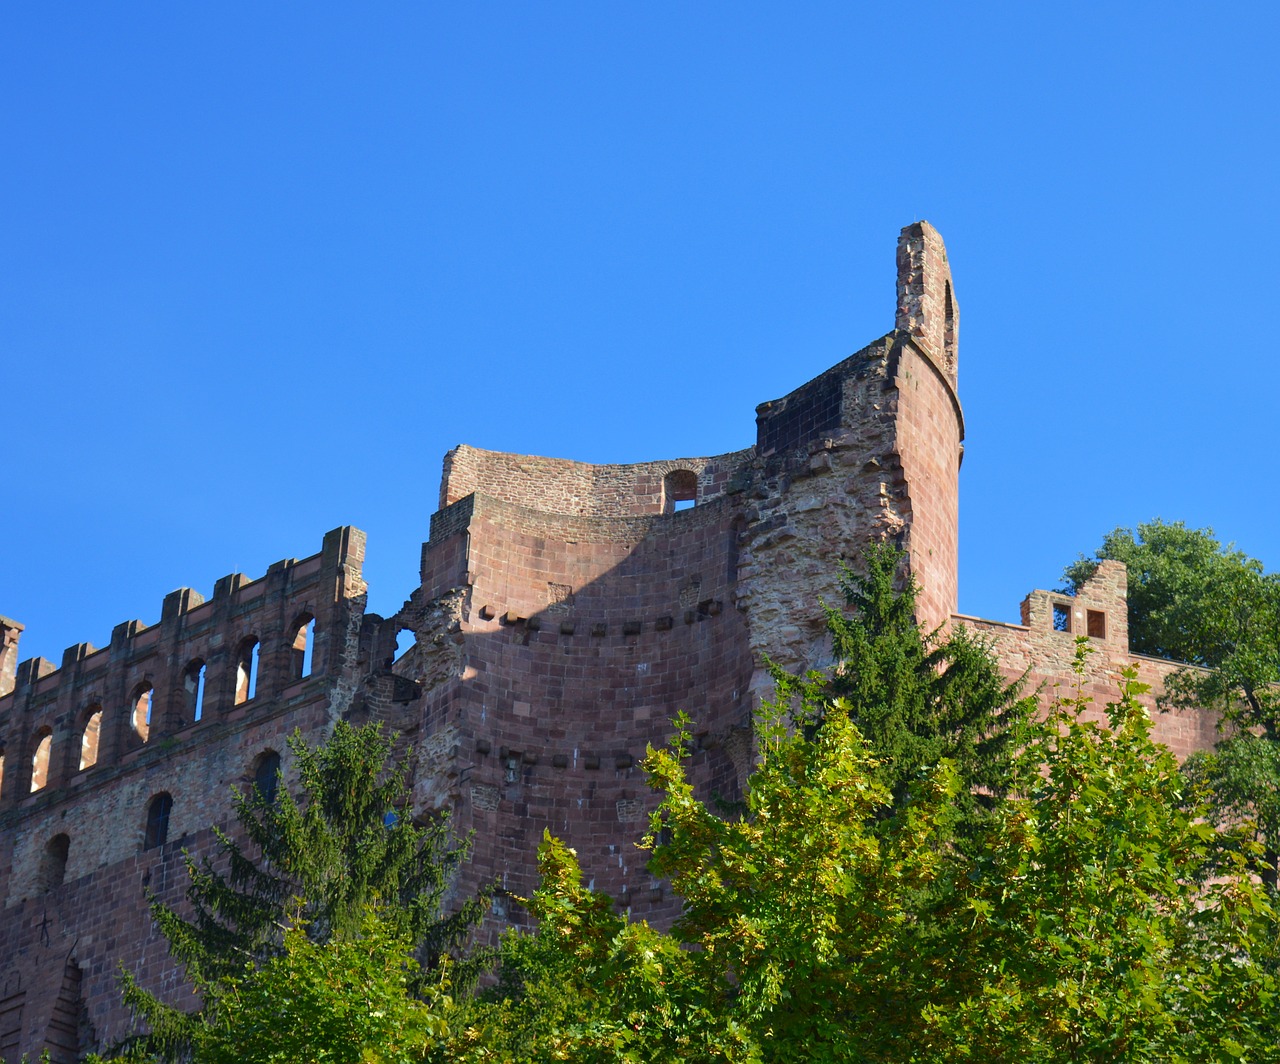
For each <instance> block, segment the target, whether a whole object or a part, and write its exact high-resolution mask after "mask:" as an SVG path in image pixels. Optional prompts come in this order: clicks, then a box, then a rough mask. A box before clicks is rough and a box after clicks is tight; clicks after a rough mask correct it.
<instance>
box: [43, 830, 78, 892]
mask: <svg viewBox="0 0 1280 1064" xmlns="http://www.w3.org/2000/svg"><path fill="white" fill-rule="evenodd" d="M70 853H71V839H70V838H68V837H67V836H66V835H55V836H54V837H53V838H51V839H50V840H49V841H48V842H47V843H46V844H45V848H44V856H43V857H42V859H41V861H40V883H39V887H40V893H41V894H45V893H48V892H49V891H51V890H53V889H54V888H56V887H60V886H62V881H63V880H64V879H66V876H67V857H68V856H70Z"/></svg>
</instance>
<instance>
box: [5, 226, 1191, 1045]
mask: <svg viewBox="0 0 1280 1064" xmlns="http://www.w3.org/2000/svg"><path fill="white" fill-rule="evenodd" d="M958 334H959V310H958V304H957V303H956V298H955V292H954V287H953V284H952V278H951V271H950V266H949V264H948V261H947V254H946V249H945V247H944V246H943V243H942V239H941V237H940V236H939V235H938V233H937V231H936V230H935V229H934V228H933V227H932V226H930V225H929V224H928V223H927V222H920V223H917V224H915V225H912V226H909V227H907V228H906V229H904V230H903V231H902V234H901V237H900V239H899V244H898V286H897V306H896V315H895V328H894V330H893V331H892V332H890V333H888V334H887V335H885V336H883V337H881V338H880V339H878V340H876V341H874V342H873V343H871V344H869V345H867V346H866V347H864V348H862V349H861V350H859V351H858V352H856V353H855V354H853V355H851V356H850V357H848V358H846V359H844V360H843V361H841V362H839V363H838V364H837V365H835V366H833V367H832V368H831V369H829V370H827V371H826V372H825V373H822V374H820V375H819V376H818V377H816V378H814V379H813V380H812V381H809V382H807V383H805V384H802V385H801V386H800V387H798V388H797V389H795V390H794V391H793V392H791V393H790V394H789V395H786V396H783V397H782V398H780V399H776V400H773V401H771V402H767V403H762V404H761V405H760V406H759V407H758V408H757V410H756V435H755V443H754V445H752V446H750V447H746V448H744V449H742V450H738V451H733V452H729V453H726V454H722V455H717V456H713V457H709V458H679V459H671V460H662V461H655V462H646V463H638V464H635V465H600V466H597V465H590V464H587V463H583V462H573V461H567V460H564V459H553V458H539V457H531V456H527V455H514V454H502V453H498V452H494V451H485V450H480V449H478V448H475V447H470V446H465V445H464V446H460V447H457V448H455V449H454V450H452V451H450V452H449V453H448V454H447V455H446V456H445V458H444V470H443V477H442V480H441V486H440V506H439V509H438V510H437V512H436V513H435V514H434V515H432V517H431V521H430V527H429V536H428V539H427V541H426V543H424V545H423V548H422V554H421V559H420V580H419V585H418V586H417V587H416V588H413V589H411V590H410V593H409V594H408V596H407V598H406V599H405V601H404V605H403V607H402V608H401V609H400V611H399V612H398V613H396V614H395V615H393V616H391V617H388V618H383V617H379V616H377V615H375V614H372V613H368V612H367V611H366V608H365V606H366V590H367V589H366V586H365V583H364V579H363V576H362V565H363V560H364V535H363V533H361V532H359V531H358V530H357V529H354V528H349V527H348V528H340V529H335V530H334V531H332V532H330V533H329V534H328V535H326V536H325V538H324V543H323V547H322V549H321V551H320V552H319V553H318V554H314V555H312V556H310V557H308V558H304V559H302V560H300V561H299V560H296V559H288V560H285V561H282V562H279V563H277V564H275V565H273V566H271V567H270V568H269V569H268V571H267V573H266V574H264V575H263V576H262V577H261V578H259V579H256V580H249V579H248V578H246V577H245V576H243V575H241V574H238V573H237V574H231V575H229V576H226V577H223V578H222V579H221V580H219V581H217V583H216V584H215V586H214V588H213V594H212V597H211V598H210V599H209V600H208V601H206V600H205V599H204V598H203V597H202V596H201V595H200V594H199V593H197V592H196V591H193V590H191V589H189V588H182V589H179V590H178V591H175V592H173V593H172V594H170V595H169V596H167V597H166V598H165V600H164V602H163V605H162V607H161V611H160V620H159V622H158V623H157V624H154V625H150V626H148V625H144V624H142V623H141V622H139V621H128V622H125V623H123V624H121V625H118V626H117V627H116V628H115V630H114V631H113V633H112V637H111V642H110V644H109V646H107V647H104V648H102V649H98V648H95V647H93V646H91V645H89V644H87V643H81V644H78V645H76V646H73V647H70V648H69V649H68V650H67V651H66V652H65V653H64V655H63V658H62V662H61V664H60V666H59V665H55V664H54V663H53V662H49V661H45V660H43V659H40V658H34V659H28V660H26V661H19V660H18V641H19V638H20V636H21V634H22V630H23V629H22V625H21V624H19V623H18V622H16V621H11V620H9V619H7V618H4V617H0V758H2V759H3V760H0V766H2V771H0V1059H3V1060H4V1061H5V1062H16V1060H17V1059H18V1056H19V1055H20V1054H21V1053H22V1052H29V1053H32V1054H33V1055H36V1054H38V1053H39V1051H40V1050H41V1048H43V1047H44V1046H45V1045H49V1046H50V1047H52V1048H53V1049H54V1051H55V1053H56V1054H62V1055H67V1054H70V1053H72V1052H73V1050H72V1049H71V1048H70V1047H71V1046H72V1045H73V1044H74V1045H75V1046H76V1047H77V1048H76V1050H74V1051H79V1050H80V1049H87V1048H91V1047H92V1044H93V1042H94V1041H95V1040H96V1041H101V1042H109V1041H111V1040H112V1039H115V1038H118V1037H120V1036H121V1035H122V1034H123V1033H125V1031H126V1030H127V1026H128V1022H129V1021H128V1017H127V1016H126V1015H125V1014H124V1012H123V1009H122V1008H121V1006H120V1001H119V988H118V985H117V982H116V972H117V970H118V966H119V964H120V963H121V962H123V963H125V964H127V965H128V966H129V967H130V968H132V969H133V970H134V971H135V972H137V973H138V975H139V977H140V979H141V980H142V982H143V985H145V986H148V987H151V988H153V989H155V990H157V991H158V992H160V993H162V994H165V995H166V996H167V997H168V998H169V999H170V1000H172V1001H173V1002H174V1003H175V1004H178V1005H182V1004H184V1003H185V1002H186V1001H187V998H186V997H185V994H186V990H185V989H184V986H183V982H182V979H181V977H180V973H179V972H178V971H177V970H176V968H175V967H174V965H173V963H172V961H171V960H170V959H169V958H168V956H167V953H166V949H165V945H164V943H163V941H162V940H161V939H160V938H159V937H158V936H157V935H156V933H155V931H154V929H153V928H152V926H151V922H150V919H149V916H148V913H147V907H146V899H145V891H146V890H147V889H150V890H152V891H155V892H156V893H157V894H158V895H159V896H160V897H161V898H163V899H164V900H166V901H168V902H170V903H174V904H177V903H178V902H179V901H180V899H181V897H182V892H183V890H184V888H185V885H186V882H185V874H184V872H183V866H182V860H181V851H182V849H183V848H186V849H187V850H189V851H190V852H191V853H192V854H193V855H195V856H197V857H199V856H201V855H204V854H207V853H211V852H213V846H214V836H213V834H212V832H211V830H210V828H211V826H220V827H223V828H227V827H229V826H230V821H231V803H230V793H231V788H232V787H234V786H238V785H244V784H245V783H247V782H248V781H249V780H251V778H252V772H253V766H254V765H255V763H256V762H257V759H258V758H259V757H261V756H262V755H263V754H264V753H265V752H268V751H274V752H276V753H278V754H280V755H281V756H282V759H283V760H282V766H283V770H284V773H285V785H286V786H288V785H290V783H291V782H292V780H293V777H292V776H291V775H290V773H291V771H292V767H291V763H290V755H289V750H288V746H287V738H288V736H289V735H290V734H292V733H293V732H294V730H295V729H298V730H300V731H301V733H302V735H303V737H304V738H305V739H307V740H308V741H313V742H314V741H319V740H321V739H322V738H324V736H326V735H327V734H328V733H329V731H330V729H331V728H332V726H333V724H334V722H335V721H337V720H339V719H348V720H351V721H353V722H355V723H362V722H365V721H380V722H383V723H384V724H386V725H387V726H388V727H392V728H394V729H395V730H397V732H398V733H399V734H400V736H401V738H400V744H401V748H402V751H403V752H404V753H406V754H410V755H412V760H413V764H414V766H415V769H414V772H415V775H414V790H413V804H414V810H413V812H414V813H415V814H416V815H419V816H429V815H431V814H432V813H434V812H436V811H439V810H446V809H447V810H450V811H451V812H452V814H453V816H454V817H455V827H456V828H457V830H458V831H459V832H460V833H466V832H468V831H474V851H473V859H472V861H471V862H470V864H469V865H468V866H467V867H466V869H465V871H464V873H463V879H462V883H461V884H460V887H459V889H460V890H462V891H464V892H465V891H468V890H470V889H472V888H474V887H476V886H478V885H480V884H487V883H493V882H496V883H498V884H499V886H500V887H501V888H503V889H504V890H506V891H508V892H510V894H514V895H517V896H527V895H528V894H529V893H530V892H531V891H532V890H533V888H534V886H535V882H534V875H535V868H534V856H535V852H536V848H537V844H538V842H539V841H540V839H541V837H542V833H543V831H544V829H548V828H549V829H550V830H551V831H552V832H554V833H556V834H557V835H559V836H561V837H562V838H564V839H565V840H566V842H568V844H569V845H571V846H574V847H575V848H576V849H577V851H578V853H579V855H580V858H581V860H582V862H583V865H584V871H585V873H586V875H587V877H588V878H589V879H590V880H592V881H593V882H594V883H595V885H596V887H597V888H598V889H601V890H604V891H607V892H609V893H610V894H612V895H613V896H614V897H615V898H616V899H618V901H619V904H620V905H622V906H625V907H627V908H629V909H631V910H632V911H633V913H635V914H636V915H637V916H643V917H645V918H648V919H651V920H655V921H658V922H666V921H670V920H672V919H674V918H675V917H676V916H677V915H678V913H679V901H678V899H677V898H675V897H673V896H671V895H670V892H669V891H667V890H666V888H665V885H664V884H663V883H661V882H659V881H655V880H653V879H652V877H650V876H649V875H648V873H647V871H646V869H645V866H644V864H645V862H644V855H643V854H642V853H640V852H639V851H638V850H636V848H635V843H636V842H637V841H638V840H639V839H640V838H641V837H642V836H643V834H644V833H645V831H646V829H647V826H648V817H649V813H650V811H651V810H652V809H653V807H654V804H655V798H654V796H653V795H652V794H651V793H650V792H649V791H648V788H647V787H646V786H645V781H644V775H643V771H642V770H641V768H640V762H641V759H642V757H643V755H644V751H645V748H646V746H647V745H648V744H651V743H661V742H664V741H665V740H666V738H667V737H668V735H669V733H670V731H671V726H670V723H669V722H670V719H671V718H672V717H673V716H674V715H675V714H676V713H677V712H679V711H681V710H684V711H687V712H688V713H689V715H690V716H691V717H692V718H693V720H694V721H695V741H694V743H693V744H692V747H693V748H692V751H691V755H690V771H691V774H692V778H693V779H694V781H695V784H696V786H697V787H698V789H699V791H700V793H701V794H702V795H703V796H704V797H707V798H710V797H713V796H716V797H720V798H723V799H725V800H727V801H730V802H732V801H736V800H739V799H740V798H741V797H742V789H743V785H744V783H745V780H746V778H747V775H748V773H749V772H750V769H751V765H752V764H753V762H754V759H755V746H754V741H753V737H752V728H751V721H752V712H753V710H754V708H755V707H756V706H757V705H758V704H759V702H760V700H761V699H762V698H764V697H767V696H768V694H769V691H770V681H769V675H768V671H767V669H766V662H767V661H773V662H777V663H778V664H780V665H782V666H784V667H786V668H788V669H792V670H796V671H799V670H805V669H810V668H823V667H824V666H827V665H829V664H830V663H831V649H830V646H829V645H828V640H827V636H826V629H825V623H824V617H823V612H822V608H821V606H822V604H823V603H831V604H835V603H839V602H840V601H841V600H840V590H839V569H838V567H839V564H840V563H841V562H842V561H853V560H855V559H856V558H857V557H858V555H859V553H860V551H861V549H862V547H863V546H864V545H865V544H866V543H867V542H868V541H870V540H889V541H892V542H895V543H898V544H900V545H901V546H902V547H903V548H904V549H905V550H906V551H907V554H908V558H909V565H910V567H911V570H912V572H913V573H914V575H915V576H916V578H917V579H918V580H919V582H920V584H921V587H922V593H921V597H920V611H919V616H920V620H921V622H922V623H923V624H925V625H927V626H929V627H936V626H938V625H946V624H965V625H968V626H970V627H971V628H973V629H975V630H976V631H978V632H980V633H981V634H982V635H983V636H985V637H986V638H987V639H989V640H990V641H991V643H992V645H993V647H994V648H995V649H996V652H997V653H998V655H999V657H1000V661H1001V665H1002V668H1003V669H1004V670H1005V672H1006V674H1007V675H1009V676H1010V677H1011V678H1012V677H1015V676H1021V675H1024V674H1025V675H1026V676H1027V677H1028V678H1029V680H1030V682H1031V683H1032V684H1035V685H1040V689H1041V691H1042V697H1044V698H1045V699H1046V700H1047V699H1048V698H1050V697H1052V693H1053V689H1054V685H1055V684H1061V683H1064V682H1066V680H1067V678H1068V677H1069V675H1070V664H1071V659H1072V656H1073V653H1074V638H1075V636H1076V635H1077V634H1083V635H1086V636H1088V637H1089V639H1090V642H1091V644H1092V645H1094V646H1095V647H1096V648H1097V650H1098V653H1096V654H1095V655H1093V657H1092V658H1091V659H1090V666H1089V667H1090V671H1089V674H1088V676H1087V677H1086V681H1085V686H1086V690H1087V692H1088V693H1089V694H1091V695H1093V697H1094V698H1095V699H1096V700H1097V703H1098V705H1099V707H1101V705H1103V704H1104V703H1105V702H1106V700H1107V699H1108V698H1110V697H1112V695H1113V692H1114V682H1115V679H1116V676H1117V673H1118V670H1119V668H1121V667H1122V666H1123V665H1124V664H1125V663H1126V662H1128V661H1130V660H1131V659H1132V655H1130V654H1129V653H1128V629H1127V623H1126V613H1125V610H1126V603H1125V593H1126V588H1125V573H1124V569H1123V567H1122V566H1117V565H1111V564H1106V565H1103V566H1102V567H1101V568H1100V569H1099V571H1098V573H1097V574H1096V575H1095V577H1094V578H1093V580H1091V581H1090V582H1089V583H1088V584H1087V585H1086V586H1085V587H1083V588H1082V589H1081V590H1080V593H1079V594H1078V595H1077V596H1075V597H1074V598H1071V597H1064V596H1061V595H1058V594H1056V593H1052V592H1047V591H1035V592H1032V593H1031V595H1029V596H1028V598H1027V600H1026V602H1025V603H1024V604H1023V613H1022V624H1020V625H1010V624H1001V623H997V622H993V621H984V620H981V619H977V618H969V617H962V616H959V615H958V614H957V613H956V603H957V575H956V574H957V553H956V540H957V532H958V517H959V486H958V470H959V466H960V460H961V456H962V447H963V440H964V420H963V415H962V413H961V409H960V403H959V399H958V394H957V390H956V388H957V372H958ZM312 619H314V629H313V631H314V636H313V638H314V646H313V647H312V648H311V651H312V654H311V658H312V662H313V666H312V671H311V673H310V675H308V676H302V675H301V674H300V669H301V661H302V654H301V652H300V646H299V642H298V640H299V639H300V638H305V637H304V636H303V635H300V633H303V632H305V631H306V630H308V628H307V626H308V625H309V623H310V621H311V620H312ZM406 630H407V631H410V632H412V633H413V642H412V645H411V646H410V647H409V648H408V649H407V650H403V651H401V652H398V651H397V645H398V636H399V635H400V634H401V633H403V632H404V631H406ZM399 645H401V646H403V643H400V644H399ZM255 646H256V648H257V650H256V661H257V664H256V671H257V674H256V677H253V676H251V673H252V671H253V669H254V668H255V666H254V665H253V661H254V652H253V648H254V647H255ZM1138 665H1139V670H1140V673H1141V675H1142V678H1143V679H1146V680H1148V681H1149V682H1152V683H1153V684H1155V685H1156V687H1157V689H1158V687H1159V684H1160V682H1161V681H1162V679H1163V678H1164V677H1165V676H1167V675H1168V672H1169V670H1170V668H1171V666H1169V665H1168V664H1167V663H1165V662H1156V661H1151V660H1149V659H1139V660H1138ZM200 669H203V670H204V677H205V685H204V690H205V694H204V701H203V704H202V705H201V706H199V709H198V713H197V707H196V705H195V699H196V692H197V691H198V689H199V685H198V684H197V683H196V682H195V681H194V680H193V677H196V676H198V675H199V672H200ZM251 689H252V690H253V695H252V697H248V694H249V691H250V690H251ZM144 692H145V695H146V697H145V700H144V699H143V698H142V696H143V694H144ZM139 706H142V707H143V708H142V709H138V707H139ZM197 716H198V719H197ZM1155 720H1156V734H1157V737H1158V738H1159V739H1161V740H1162V741H1164V742H1166V743H1168V744H1169V745H1170V746H1171V747H1173V749H1174V750H1175V751H1176V752H1177V753H1178V754H1179V755H1180V756H1185V755H1186V754H1187V753H1189V752H1191V751H1192V750H1195V749H1202V748H1204V747H1205V746H1207V745H1209V744H1211V743H1212V741H1213V739H1214V733H1213V732H1214V723H1215V722H1214V721H1213V720H1212V719H1211V718H1210V717H1209V716H1207V715H1205V714H1200V713H1183V714H1162V715H1159V716H1157V717H1156V718H1155ZM139 725H141V726H139ZM46 737H47V738H48V746H47V749H48V754H49V756H48V759H47V765H45V766H44V767H43V768H42V769H41V770H40V771H41V772H43V773H44V776H43V778H42V779H41V778H37V779H36V782H37V783H40V782H43V785H42V786H40V787H38V789H37V790H35V791H33V790H32V782H33V776H32V765H33V755H34V753H35V751H36V750H37V748H38V744H39V743H40V742H42V741H44V739H45V738H46ZM90 754H91V756H90ZM161 793H164V794H168V795H170V796H171V797H172V801H173V804H172V809H171V810H170V814H169V821H168V835H167V837H166V838H165V839H164V840H162V841H160V842H158V843H157V844H155V845H151V846H148V842H149V841H152V842H154V841H155V840H148V839H147V837H146V831H145V829H146V810H147V807H148V803H149V802H150V801H151V800H152V799H153V798H155V796H156V795H158V794H161ZM522 912H523V910H522V909H521V908H520V906H518V905H516V904H513V903H510V902H509V898H508V897H507V896H506V895H500V896H499V898H498V904H496V905H495V909H494V916H493V926H494V929H495V930H496V929H499V928H500V927H501V926H503V925H504V924H505V923H510V922H518V921H519V920H521V919H523V916H522V915H521V914H522ZM68 1059H70V1057H68Z"/></svg>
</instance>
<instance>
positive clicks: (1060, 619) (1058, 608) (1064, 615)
mask: <svg viewBox="0 0 1280 1064" xmlns="http://www.w3.org/2000/svg"><path fill="white" fill-rule="evenodd" d="M1053 630H1054V631H1055V632H1069V631H1071V607H1070V606H1064V605H1063V604H1062V603H1061V602H1055V603H1054V604H1053Z"/></svg>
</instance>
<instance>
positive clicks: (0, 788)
mask: <svg viewBox="0 0 1280 1064" xmlns="http://www.w3.org/2000/svg"><path fill="white" fill-rule="evenodd" d="M3 797H4V747H3V746H0V798H3Z"/></svg>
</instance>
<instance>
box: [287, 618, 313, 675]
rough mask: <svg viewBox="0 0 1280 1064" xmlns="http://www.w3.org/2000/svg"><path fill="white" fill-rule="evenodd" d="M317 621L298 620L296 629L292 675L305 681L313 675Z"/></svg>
mask: <svg viewBox="0 0 1280 1064" xmlns="http://www.w3.org/2000/svg"><path fill="white" fill-rule="evenodd" d="M315 635H316V620H315V618H314V617H311V616H306V617H301V618H299V619H298V622H297V627H296V628H295V629H294V636H293V646H292V648H291V649H290V661H291V666H292V668H291V670H290V675H292V676H293V678H294V679H295V680H303V679H306V678H307V677H308V676H310V675H311V652H312V649H313V648H314V646H315Z"/></svg>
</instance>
